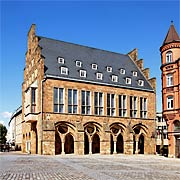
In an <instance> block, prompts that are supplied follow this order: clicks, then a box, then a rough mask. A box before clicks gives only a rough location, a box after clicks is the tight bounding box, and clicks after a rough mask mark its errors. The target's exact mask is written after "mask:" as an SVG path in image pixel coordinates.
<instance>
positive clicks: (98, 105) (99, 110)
mask: <svg viewBox="0 0 180 180" xmlns="http://www.w3.org/2000/svg"><path fill="white" fill-rule="evenodd" d="M94 114H96V115H103V93H101V92H95V93H94Z"/></svg>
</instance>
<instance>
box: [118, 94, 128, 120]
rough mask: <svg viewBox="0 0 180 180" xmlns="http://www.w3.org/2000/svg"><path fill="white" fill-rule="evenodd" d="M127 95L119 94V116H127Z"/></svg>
mask: <svg viewBox="0 0 180 180" xmlns="http://www.w3.org/2000/svg"><path fill="white" fill-rule="evenodd" d="M126 104H127V103H126V96H125V95H119V105H118V106H119V116H121V117H126V113H127V108H126Z"/></svg>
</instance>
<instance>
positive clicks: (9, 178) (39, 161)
mask: <svg viewBox="0 0 180 180" xmlns="http://www.w3.org/2000/svg"><path fill="white" fill-rule="evenodd" d="M0 156H1V162H0V167H1V168H0V177H1V179H2V180H25V179H26V180H27V179H30V180H56V179H60V180H116V179H123V180H140V179H143V180H144V179H145V180H148V179H150V180H153V179H154V180H161V179H162V180H165V179H166V180H167V179H169V180H179V179H180V159H173V158H166V157H162V156H156V155H121V154H120V155H98V154H95V155H84V156H80V155H78V156H75V155H63V156H62V155H57V156H41V155H27V154H20V153H16V152H9V153H1V154H0Z"/></svg>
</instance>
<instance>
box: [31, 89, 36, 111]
mask: <svg viewBox="0 0 180 180" xmlns="http://www.w3.org/2000/svg"><path fill="white" fill-rule="evenodd" d="M31 112H32V113H35V112H36V88H34V87H33V88H31Z"/></svg>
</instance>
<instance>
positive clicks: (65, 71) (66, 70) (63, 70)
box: [61, 67, 68, 75]
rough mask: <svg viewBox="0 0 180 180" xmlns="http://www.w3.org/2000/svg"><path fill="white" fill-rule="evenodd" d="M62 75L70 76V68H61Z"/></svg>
mask: <svg viewBox="0 0 180 180" xmlns="http://www.w3.org/2000/svg"><path fill="white" fill-rule="evenodd" d="M61 74H65V75H68V68H67V67H61Z"/></svg>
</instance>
